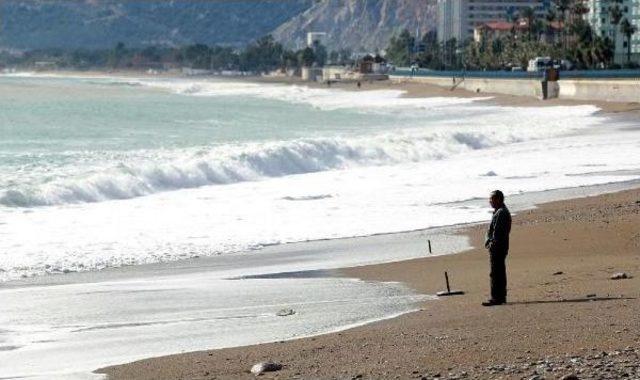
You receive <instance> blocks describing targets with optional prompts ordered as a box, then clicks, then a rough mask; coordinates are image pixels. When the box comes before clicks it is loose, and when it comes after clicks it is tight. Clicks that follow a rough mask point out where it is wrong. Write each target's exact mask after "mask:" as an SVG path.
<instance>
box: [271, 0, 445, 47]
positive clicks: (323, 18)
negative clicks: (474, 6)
mask: <svg viewBox="0 0 640 380" xmlns="http://www.w3.org/2000/svg"><path fill="white" fill-rule="evenodd" d="M436 17H437V4H436V1H435V0H322V1H318V2H316V3H315V4H314V5H313V6H312V7H310V8H309V9H307V10H306V11H304V12H302V13H300V14H299V15H297V16H294V17H293V18H292V19H291V20H289V21H287V22H285V23H284V24H282V25H280V26H279V27H278V28H277V29H276V30H275V31H274V32H273V36H274V38H275V39H276V40H278V41H281V42H283V43H285V44H286V45H288V46H292V47H302V46H304V44H305V36H306V33H307V32H326V33H327V45H328V48H329V50H338V49H341V48H349V49H352V50H355V51H375V50H376V49H379V48H384V47H385V46H387V43H388V42H389V39H390V38H391V36H393V35H394V34H397V33H399V32H400V31H402V30H403V29H407V30H409V31H410V32H411V33H412V34H414V33H415V31H416V29H418V30H419V32H420V35H423V34H424V33H426V32H428V31H430V30H432V29H434V28H435V25H436Z"/></svg>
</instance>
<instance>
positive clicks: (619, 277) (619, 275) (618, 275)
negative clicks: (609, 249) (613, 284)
mask: <svg viewBox="0 0 640 380" xmlns="http://www.w3.org/2000/svg"><path fill="white" fill-rule="evenodd" d="M627 278H631V277H630V276H629V275H628V274H626V273H624V272H619V273H614V274H613V275H612V276H611V279H612V280H624V279H627Z"/></svg>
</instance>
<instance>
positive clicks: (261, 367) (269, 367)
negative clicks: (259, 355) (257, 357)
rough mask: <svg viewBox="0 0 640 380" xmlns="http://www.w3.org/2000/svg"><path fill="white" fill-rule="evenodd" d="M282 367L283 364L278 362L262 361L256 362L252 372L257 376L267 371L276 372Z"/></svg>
mask: <svg viewBox="0 0 640 380" xmlns="http://www.w3.org/2000/svg"><path fill="white" fill-rule="evenodd" d="M281 369H282V364H280V363H276V362H261V363H257V364H254V365H253V367H251V373H253V374H254V375H256V376H259V375H262V374H263V373H265V372H275V371H280V370H281Z"/></svg>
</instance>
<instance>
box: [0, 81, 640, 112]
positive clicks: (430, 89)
mask: <svg viewBox="0 0 640 380" xmlns="http://www.w3.org/2000/svg"><path fill="white" fill-rule="evenodd" d="M24 73H28V74H35V76H38V75H42V76H49V77H65V76H67V77H87V78H109V77H122V78H144V79H184V80H188V79H191V80H221V81H230V82H233V81H237V82H248V83H256V84H261V83H268V84H281V85H297V86H304V87H308V88H319V89H341V90H346V91H372V90H402V91H405V94H404V95H403V97H407V98H421V97H457V98H483V97H490V99H484V100H478V101H479V102H485V103H487V104H493V105H499V106H506V107H554V106H581V105H593V106H596V107H598V108H599V109H600V112H601V113H603V114H609V115H615V114H626V115H629V116H630V115H631V114H633V115H638V116H640V99H639V100H638V102H606V101H595V100H594V101H589V100H570V99H558V98H554V99H547V100H541V99H538V98H536V97H534V96H527V95H520V96H513V95H506V94H500V93H492V92H482V93H476V92H472V91H468V90H465V89H462V88H456V89H454V90H450V89H449V88H446V87H440V86H436V85H433V84H428V83H419V82H412V81H410V80H409V79H406V80H403V81H392V80H390V79H387V80H377V81H361V84H362V87H361V88H357V87H356V84H355V82H352V81H345V82H339V81H338V82H332V84H331V86H327V84H326V83H323V82H309V81H303V80H302V79H301V78H299V77H284V76H257V75H247V76H216V75H203V76H188V75H184V74H181V73H167V72H160V73H157V74H149V73H147V72H146V71H144V70H143V71H137V70H119V71H113V72H109V71H95V70H89V71H74V70H69V71H40V72H24ZM0 77H1V75H0Z"/></svg>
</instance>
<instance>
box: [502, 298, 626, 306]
mask: <svg viewBox="0 0 640 380" xmlns="http://www.w3.org/2000/svg"><path fill="white" fill-rule="evenodd" d="M635 299H636V298H635V297H585V298H568V299H561V300H539V301H516V302H507V305H537V304H545V303H580V302H593V301H621V300H635Z"/></svg>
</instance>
